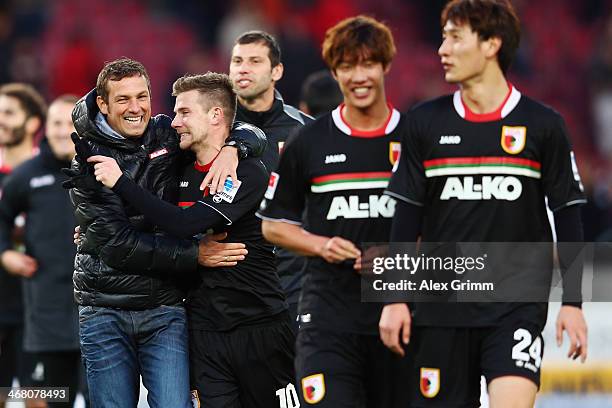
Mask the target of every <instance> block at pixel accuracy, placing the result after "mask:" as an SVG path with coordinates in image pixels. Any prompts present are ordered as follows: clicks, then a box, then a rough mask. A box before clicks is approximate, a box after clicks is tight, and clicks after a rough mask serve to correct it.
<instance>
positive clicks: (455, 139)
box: [438, 135, 461, 145]
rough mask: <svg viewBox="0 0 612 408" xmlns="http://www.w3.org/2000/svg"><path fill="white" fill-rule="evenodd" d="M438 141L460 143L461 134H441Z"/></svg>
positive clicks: (441, 142)
mask: <svg viewBox="0 0 612 408" xmlns="http://www.w3.org/2000/svg"><path fill="white" fill-rule="evenodd" d="M438 143H439V144H441V145H447V144H459V143H461V136H459V135H442V136H440V141H439V142H438Z"/></svg>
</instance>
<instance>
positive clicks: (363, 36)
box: [321, 15, 395, 71]
mask: <svg viewBox="0 0 612 408" xmlns="http://www.w3.org/2000/svg"><path fill="white" fill-rule="evenodd" d="M321 54H322V56H323V60H324V61H325V63H326V64H327V66H328V67H329V68H330V69H331V70H332V71H335V70H336V68H337V67H338V65H340V63H341V62H352V63H356V62H359V61H364V60H373V61H376V62H380V63H382V64H383V66H384V67H385V68H386V67H387V66H388V65H389V64H390V63H391V61H392V60H393V57H394V56H395V42H394V41H393V35H392V34H391V30H390V29H389V27H387V26H386V25H385V24H383V23H381V22H380V21H378V20H375V19H373V18H372V17H368V16H363V15H360V16H357V17H349V18H347V19H344V20H342V21H340V22H339V23H338V24H336V25H335V26H333V27H331V28H330V29H329V30H327V32H326V33H325V39H324V40H323V46H322V51H321Z"/></svg>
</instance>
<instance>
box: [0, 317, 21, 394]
mask: <svg viewBox="0 0 612 408" xmlns="http://www.w3.org/2000/svg"><path fill="white" fill-rule="evenodd" d="M22 343H23V328H22V326H2V325H0V387H10V386H11V384H12V383H13V378H18V379H19V382H20V383H23V380H24V376H25V365H24V355H23V345H22ZM0 398H1V396H0Z"/></svg>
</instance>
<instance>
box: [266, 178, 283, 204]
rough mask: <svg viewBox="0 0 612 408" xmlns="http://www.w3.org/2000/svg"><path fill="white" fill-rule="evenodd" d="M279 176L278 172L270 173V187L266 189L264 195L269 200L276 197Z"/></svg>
mask: <svg viewBox="0 0 612 408" xmlns="http://www.w3.org/2000/svg"><path fill="white" fill-rule="evenodd" d="M279 178H280V176H279V175H278V173H275V172H272V173H270V180H268V188H267V189H266V193H265V194H264V197H265V198H267V199H268V200H271V199H273V198H274V193H275V192H276V186H278V179H279Z"/></svg>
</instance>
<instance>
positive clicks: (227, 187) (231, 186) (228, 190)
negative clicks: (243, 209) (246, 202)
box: [213, 177, 242, 203]
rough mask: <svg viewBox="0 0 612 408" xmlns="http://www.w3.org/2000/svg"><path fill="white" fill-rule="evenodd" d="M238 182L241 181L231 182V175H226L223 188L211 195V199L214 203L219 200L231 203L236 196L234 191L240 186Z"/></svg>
mask: <svg viewBox="0 0 612 408" xmlns="http://www.w3.org/2000/svg"><path fill="white" fill-rule="evenodd" d="M240 184H242V183H241V182H240V181H239V180H236V181H235V182H233V181H232V179H231V177H228V178H227V179H226V180H225V183H224V184H223V190H221V191H219V192H218V193H217V194H215V195H214V196H213V201H214V202H215V203H220V202H221V201H227V202H228V203H231V202H232V201H234V198H235V197H236V193H237V192H238V189H239V188H240Z"/></svg>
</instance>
